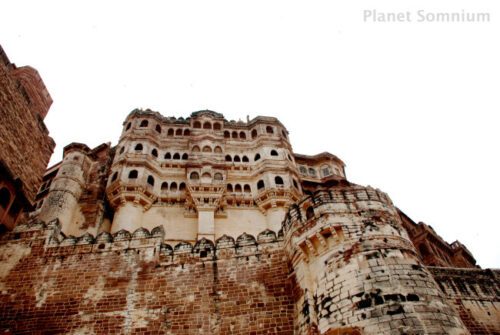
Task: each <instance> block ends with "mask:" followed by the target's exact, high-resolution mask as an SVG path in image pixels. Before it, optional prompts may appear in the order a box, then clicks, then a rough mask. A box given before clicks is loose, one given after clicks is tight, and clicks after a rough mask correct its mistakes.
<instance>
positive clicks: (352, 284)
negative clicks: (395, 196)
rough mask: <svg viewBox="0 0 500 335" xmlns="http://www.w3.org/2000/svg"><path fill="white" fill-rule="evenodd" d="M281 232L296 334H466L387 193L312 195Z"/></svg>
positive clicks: (344, 190)
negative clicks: (291, 285) (289, 271)
mask: <svg viewBox="0 0 500 335" xmlns="http://www.w3.org/2000/svg"><path fill="white" fill-rule="evenodd" d="M283 232H284V238H285V248H286V250H287V252H288V255H289V259H290V262H291V266H292V268H293V275H294V277H295V281H296V283H297V286H298V288H297V289H298V290H297V291H298V292H300V293H299V294H297V299H296V318H295V322H296V324H295V330H296V332H295V333H296V334H310V333H311V332H313V331H319V333H321V334H333V333H337V332H339V333H348V334H350V333H352V332H355V331H358V332H356V334H359V333H364V332H366V333H367V334H382V333H384V334H385V333H391V332H399V333H409V332H413V333H440V334H451V333H453V334H466V333H467V331H466V329H465V327H464V326H463V324H462V322H461V321H460V319H459V318H458V315H457V314H456V313H455V311H454V310H453V309H452V308H451V307H450V306H449V305H448V304H447V302H446V300H445V299H444V298H443V297H442V296H441V293H440V290H439V288H438V287H437V285H436V283H435V282H434V280H433V278H432V276H431V274H430V273H429V272H428V271H427V270H426V269H425V267H424V266H423V263H422V262H421V259H420V258H419V256H418V254H417V252H416V250H415V249H414V246H413V244H412V243H411V241H410V239H409V238H408V235H407V233H406V231H405V230H404V229H403V228H402V226H401V222H400V218H399V216H398V215H397V211H396V208H395V207H394V206H393V205H392V203H391V201H390V199H389V198H388V197H387V195H386V194H384V193H382V192H380V191H378V190H374V189H372V188H370V187H366V188H365V187H360V186H342V187H333V188H330V189H329V190H322V191H318V192H316V193H314V194H313V195H312V196H309V197H306V198H305V199H303V200H302V201H301V202H299V203H298V204H297V205H294V206H292V208H291V209H290V211H289V212H288V214H287V217H286V219H285V221H284V222H283ZM402 320H404V322H403V321H402Z"/></svg>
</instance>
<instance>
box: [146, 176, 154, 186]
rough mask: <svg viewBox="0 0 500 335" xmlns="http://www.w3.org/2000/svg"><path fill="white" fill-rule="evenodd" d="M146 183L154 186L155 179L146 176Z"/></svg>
mask: <svg viewBox="0 0 500 335" xmlns="http://www.w3.org/2000/svg"><path fill="white" fill-rule="evenodd" d="M148 184H149V185H151V186H155V179H154V178H153V176H148Z"/></svg>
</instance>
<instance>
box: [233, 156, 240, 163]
mask: <svg viewBox="0 0 500 335" xmlns="http://www.w3.org/2000/svg"><path fill="white" fill-rule="evenodd" d="M233 161H235V162H240V161H241V160H240V156H238V155H236V156H234V158H233Z"/></svg>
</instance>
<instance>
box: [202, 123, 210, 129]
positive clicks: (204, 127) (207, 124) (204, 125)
mask: <svg viewBox="0 0 500 335" xmlns="http://www.w3.org/2000/svg"><path fill="white" fill-rule="evenodd" d="M203 129H212V124H211V123H210V122H208V121H207V122H205V123H204V124H203Z"/></svg>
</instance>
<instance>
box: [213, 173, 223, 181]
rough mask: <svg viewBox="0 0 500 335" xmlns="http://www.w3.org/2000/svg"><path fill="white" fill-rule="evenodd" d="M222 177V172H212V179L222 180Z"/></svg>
mask: <svg viewBox="0 0 500 335" xmlns="http://www.w3.org/2000/svg"><path fill="white" fill-rule="evenodd" d="M222 179H224V178H223V177H222V173H220V172H217V173H216V174H214V180H222Z"/></svg>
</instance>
